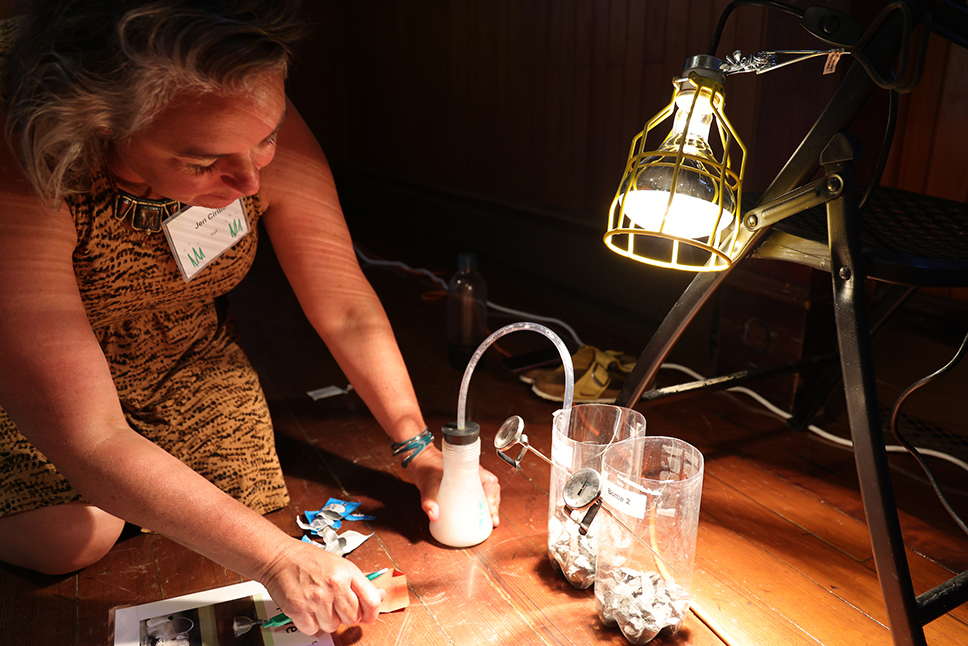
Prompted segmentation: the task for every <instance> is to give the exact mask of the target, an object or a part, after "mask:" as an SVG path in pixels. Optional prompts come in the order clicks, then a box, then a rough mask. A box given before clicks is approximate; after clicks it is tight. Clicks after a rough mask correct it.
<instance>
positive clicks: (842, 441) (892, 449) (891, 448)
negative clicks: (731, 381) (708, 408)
mask: <svg viewBox="0 0 968 646" xmlns="http://www.w3.org/2000/svg"><path fill="white" fill-rule="evenodd" d="M662 367H663V368H669V369H671V370H678V371H679V372H684V373H686V374H687V375H689V376H690V377H692V378H693V379H695V380H697V381H702V380H704V379H705V377H703V376H702V375H700V374H699V373H697V372H695V371H693V370H691V369H689V368H687V367H686V366H682V365H679V364H677V363H663V364H662ZM727 390H729V391H731V392H736V393H742V394H744V395H748V396H750V397H752V398H753V399H755V400H756V401H757V402H759V403H760V404H762V405H763V406H764V407H765V408H766V409H768V410H769V411H770V412H772V413H774V414H776V415H779V416H780V417H782V418H783V419H790V418H791V417H793V415H791V414H790V413H788V412H786V411H785V410H782V409H780V408H777V407H776V406H774V405H773V404H772V403H770V402H769V401H767V400H766V398H764V397H763V396H762V395H760V394H759V393H757V392H754V391H752V390H750V389H749V388H743V387H741V386H736V387H734V388H728V389H727ZM807 428H808V429H809V430H810V431H811V432H812V433H815V434H817V435H819V436H820V437H822V438H824V439H825V440H829V441H830V442H833V443H835V444H839V445H841V446H846V447H849V448H853V447H854V443H853V442H851V441H850V440H848V439H846V438H843V437H839V436H837V435H833V434H831V433H828V432H827V431H825V430H823V429H822V428H819V427H817V426H814V425H813V424H810V425H808V426H807ZM914 448H916V449H917V450H918V452H919V453H921V454H922V455H930V456H933V457H936V458H940V459H942V460H947V461H948V462H951V463H952V464H954V465H955V466H958V467H961V468H962V469H964V470H965V471H968V463H966V462H964V461H962V460H959V459H958V458H956V457H955V456H953V455H949V454H948V453H942V452H941V451H935V450H934V449H925V448H921V447H919V446H918V447H914ZM884 449H885V450H886V451H888V452H889V453H907V452H908V451H907V449H905V448H904V447H903V446H901V445H900V444H887V445H885V446H884Z"/></svg>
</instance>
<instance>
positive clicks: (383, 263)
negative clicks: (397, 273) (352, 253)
mask: <svg viewBox="0 0 968 646" xmlns="http://www.w3.org/2000/svg"><path fill="white" fill-rule="evenodd" d="M353 249H355V250H356V255H357V256H359V257H360V260H362V261H363V262H365V263H366V264H368V265H373V266H374V267H394V268H396V269H404V270H406V271H412V272H415V273H418V274H423V275H424V276H427V277H428V278H430V279H431V280H432V281H434V282H435V283H437V284H438V285H439V286H440V287H441V289H445V290H446V289H447V283H445V282H444V281H443V279H441V278H440V276H437V275H436V274H434V273H433V272H432V271H430V270H429V269H422V268H417V269H414V268H413V267H410V266H409V265H405V264H404V263H402V262H398V261H396V260H374V259H373V258H370V257H369V256H367V255H366V254H365V253H363V251H362V250H360V248H359V247H357V246H356V245H353Z"/></svg>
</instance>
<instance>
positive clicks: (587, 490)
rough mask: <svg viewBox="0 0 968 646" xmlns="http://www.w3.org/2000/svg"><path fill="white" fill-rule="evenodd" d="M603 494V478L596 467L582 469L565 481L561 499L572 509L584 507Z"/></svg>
mask: <svg viewBox="0 0 968 646" xmlns="http://www.w3.org/2000/svg"><path fill="white" fill-rule="evenodd" d="M601 495H602V479H601V476H599V475H598V471H596V470H595V469H580V470H578V471H576V472H575V473H573V474H572V475H571V477H569V478H568V480H566V481H565V487H564V490H563V491H562V492H561V499H562V500H563V501H564V503H565V505H567V506H568V507H571V508H572V509H584V508H585V507H588V506H589V505H591V504H592V503H594V502H595V501H596V500H598V499H599V497H601Z"/></svg>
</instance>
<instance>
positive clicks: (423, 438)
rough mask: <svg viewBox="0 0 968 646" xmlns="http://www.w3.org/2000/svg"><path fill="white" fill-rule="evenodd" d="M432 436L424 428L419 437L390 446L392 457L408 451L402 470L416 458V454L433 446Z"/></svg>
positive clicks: (428, 430)
mask: <svg viewBox="0 0 968 646" xmlns="http://www.w3.org/2000/svg"><path fill="white" fill-rule="evenodd" d="M433 441H434V434H433V433H431V432H430V429H428V428H426V427H425V428H424V430H423V433H421V434H420V435H414V436H413V437H411V438H410V439H409V440H404V441H402V442H394V443H393V444H391V445H390V450H391V451H393V455H400V454H401V453H405V452H407V451H410V455H408V456H407V457H406V458H405V459H404V461H403V468H404V469H406V468H407V465H408V464H410V461H411V460H413V459H414V458H415V457H417V454H418V453H420V452H421V451H423V450H424V449H425V448H427V446H428V445H430V444H433Z"/></svg>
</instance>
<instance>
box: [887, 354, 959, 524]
mask: <svg viewBox="0 0 968 646" xmlns="http://www.w3.org/2000/svg"><path fill="white" fill-rule="evenodd" d="M966 351H968V335H966V336H965V338H964V340H963V341H962V342H961V347H960V348H958V351H957V352H956V353H955V356H953V357H952V358H951V361H949V362H948V363H947V364H946V365H945V366H944V367H942V368H940V369H939V370H937V371H935V372H933V373H931V374H930V375H928V376H927V377H925V378H924V379H921V380H919V381H916V382H914V383H913V384H911V385H910V386H909V387H908V389H907V390H905V391H904V392H903V393H901V396H900V397H898V398H897V403H895V404H894V410H893V411H892V412H891V432H892V433H894V437H896V438H897V441H898V442H900V443H901V444H902V445H903V446H904V448H906V449H907V450H908V452H909V453H910V454H911V455H912V456H914V459H915V460H917V462H918V464H919V465H921V469H922V470H923V471H924V474H925V475H926V476H927V477H928V482H930V483H931V487H932V488H933V489H934V493H935V494H936V495H937V496H938V500H940V501H941V504H942V505H944V508H945V510H946V511H947V512H948V515H949V516H951V518H952V520H954V521H955V523H957V525H958V527H960V528H961V530H962V531H963V532H965V533H966V534H968V525H965V521H963V520H962V519H961V517H960V516H959V515H958V513H957V512H956V511H955V510H954V508H953V507H952V506H951V503H950V502H948V498H947V497H946V496H945V495H944V492H943V491H942V490H941V485H940V484H939V483H938V480H937V479H936V478H935V476H934V471H932V470H931V467H930V466H928V463H927V462H926V461H925V460H924V458H923V457H922V456H921V453H923V452H924V450H923V449H919V448H917V447H916V446H914V445H912V444H911V442H909V441H908V439H907V438H906V437H904V435H903V434H902V433H901V431H900V429H899V428H898V423H897V422H898V418H899V417H900V414H901V405H902V404H903V403H904V400H906V399H907V398H908V397H910V396H911V395H912V394H913V393H914V392H915V391H916V390H919V389H920V388H922V387H923V386H926V385H928V384H929V383H931V382H932V381H934V380H936V379H937V378H938V377H941V376H942V375H944V374H946V373H948V372H950V371H951V369H952V368H954V367H955V366H956V365H958V363H960V362H961V360H962V359H963V358H964V356H965V352H966Z"/></svg>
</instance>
